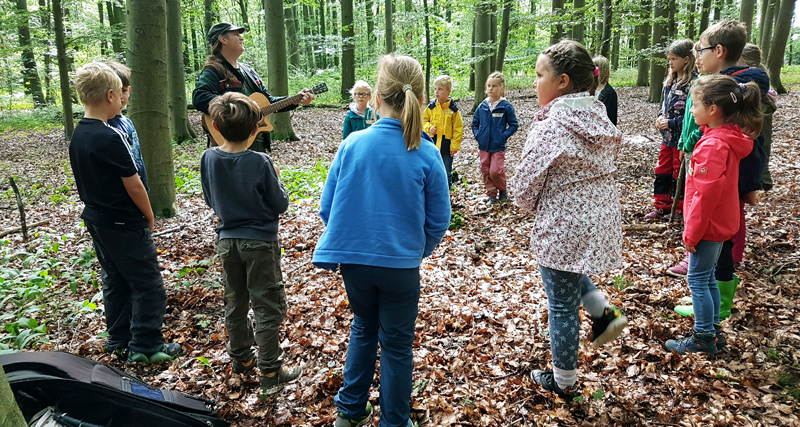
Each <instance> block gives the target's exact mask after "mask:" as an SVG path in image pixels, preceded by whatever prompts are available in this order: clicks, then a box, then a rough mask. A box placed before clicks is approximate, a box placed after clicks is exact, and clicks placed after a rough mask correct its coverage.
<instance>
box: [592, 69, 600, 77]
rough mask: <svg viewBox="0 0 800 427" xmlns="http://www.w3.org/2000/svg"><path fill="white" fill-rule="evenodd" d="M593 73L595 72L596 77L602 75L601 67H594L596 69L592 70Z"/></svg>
mask: <svg viewBox="0 0 800 427" xmlns="http://www.w3.org/2000/svg"><path fill="white" fill-rule="evenodd" d="M592 74H594V76H595V77H597V76H599V75H600V68H597V67H594V71H592Z"/></svg>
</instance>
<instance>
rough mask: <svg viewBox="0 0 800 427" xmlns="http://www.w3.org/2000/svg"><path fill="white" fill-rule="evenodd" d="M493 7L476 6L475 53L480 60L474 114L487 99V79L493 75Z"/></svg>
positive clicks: (477, 65) (488, 4) (487, 4)
mask: <svg viewBox="0 0 800 427" xmlns="http://www.w3.org/2000/svg"><path fill="white" fill-rule="evenodd" d="M491 15H492V5H491V4H490V3H480V4H478V5H476V6H475V53H476V56H477V57H478V58H480V60H479V61H478V62H476V63H475V101H474V102H473V104H472V111H473V112H474V111H475V110H476V109H477V108H478V106H479V105H481V102H483V100H484V98H486V78H487V77H489V74H491V67H492V65H493V64H492V62H491V60H490V59H489V58H490V57H491V55H492V48H491V47H490V44H491V37H492V29H491V28H489V27H491V25H492V16H491Z"/></svg>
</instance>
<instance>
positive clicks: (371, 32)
mask: <svg viewBox="0 0 800 427" xmlns="http://www.w3.org/2000/svg"><path fill="white" fill-rule="evenodd" d="M364 9H365V12H366V13H365V17H366V19H367V47H368V49H369V52H372V49H373V47H374V46H375V18H374V17H373V15H372V14H373V13H374V12H373V11H372V0H366V1H365V2H364Z"/></svg>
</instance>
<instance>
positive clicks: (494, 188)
mask: <svg viewBox="0 0 800 427" xmlns="http://www.w3.org/2000/svg"><path fill="white" fill-rule="evenodd" d="M481 175H483V186H484V187H486V195H487V196H489V197H497V192H498V191H505V189H506V152H505V151H496V152H494V153H490V152H488V151H483V150H481Z"/></svg>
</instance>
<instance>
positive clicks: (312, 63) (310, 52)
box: [303, 3, 317, 70]
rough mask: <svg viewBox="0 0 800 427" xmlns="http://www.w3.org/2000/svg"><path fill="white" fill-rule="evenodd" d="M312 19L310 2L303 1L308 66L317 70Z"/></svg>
mask: <svg viewBox="0 0 800 427" xmlns="http://www.w3.org/2000/svg"><path fill="white" fill-rule="evenodd" d="M311 21H312V16H311V8H310V7H309V6H308V4H306V3H303V45H304V46H305V48H306V49H305V56H306V68H307V69H309V70H316V69H317V64H316V60H315V58H314V47H313V46H314V40H313V39H314V36H313V33H312V32H311V29H312V28H313V26H312V25H311Z"/></svg>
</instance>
